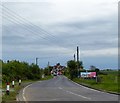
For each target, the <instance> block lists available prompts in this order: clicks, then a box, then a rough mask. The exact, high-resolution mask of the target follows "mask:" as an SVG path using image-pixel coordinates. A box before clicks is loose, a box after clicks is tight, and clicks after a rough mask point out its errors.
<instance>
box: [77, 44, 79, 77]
mask: <svg viewBox="0 0 120 103" xmlns="http://www.w3.org/2000/svg"><path fill="white" fill-rule="evenodd" d="M77 70H78V78H79V47H78V46H77Z"/></svg>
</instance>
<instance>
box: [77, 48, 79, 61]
mask: <svg viewBox="0 0 120 103" xmlns="http://www.w3.org/2000/svg"><path fill="white" fill-rule="evenodd" d="M77 62H79V47H78V46H77Z"/></svg>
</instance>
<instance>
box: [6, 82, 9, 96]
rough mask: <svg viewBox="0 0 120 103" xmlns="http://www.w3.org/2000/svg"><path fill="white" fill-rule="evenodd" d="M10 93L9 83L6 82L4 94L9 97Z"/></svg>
mask: <svg viewBox="0 0 120 103" xmlns="http://www.w3.org/2000/svg"><path fill="white" fill-rule="evenodd" d="M9 92H10V83H9V82H7V88H6V94H7V95H9Z"/></svg>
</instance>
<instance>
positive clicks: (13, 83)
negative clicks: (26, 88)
mask: <svg viewBox="0 0 120 103" xmlns="http://www.w3.org/2000/svg"><path fill="white" fill-rule="evenodd" d="M14 85H15V82H14V80H13V81H12V88H14Z"/></svg>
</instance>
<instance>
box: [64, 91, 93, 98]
mask: <svg viewBox="0 0 120 103" xmlns="http://www.w3.org/2000/svg"><path fill="white" fill-rule="evenodd" d="M66 92H67V93H70V94H73V95H75V96H79V97H82V98H85V99H88V100H91V98H88V97H85V96H82V95H79V94H76V93H73V92H71V91H66Z"/></svg>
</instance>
